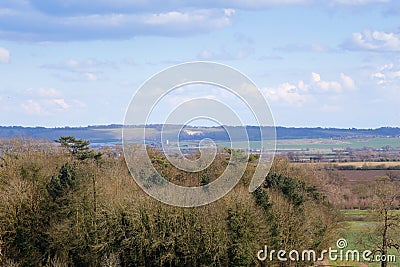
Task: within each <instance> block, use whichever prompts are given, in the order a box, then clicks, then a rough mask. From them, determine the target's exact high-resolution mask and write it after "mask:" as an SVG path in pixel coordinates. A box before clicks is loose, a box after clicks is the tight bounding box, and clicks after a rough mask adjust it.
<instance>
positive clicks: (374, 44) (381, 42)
mask: <svg viewBox="0 0 400 267" xmlns="http://www.w3.org/2000/svg"><path fill="white" fill-rule="evenodd" d="M343 46H344V48H345V49H349V50H369V51H375V52H398V51H400V34H396V33H392V32H383V31H370V30H365V31H364V32H362V33H360V32H356V33H353V35H352V37H351V38H350V39H349V40H347V41H346V42H345V43H344V44H343Z"/></svg>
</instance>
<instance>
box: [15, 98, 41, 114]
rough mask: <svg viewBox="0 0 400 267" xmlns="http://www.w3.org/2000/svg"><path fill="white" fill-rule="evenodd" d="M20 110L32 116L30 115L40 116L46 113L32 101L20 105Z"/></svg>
mask: <svg viewBox="0 0 400 267" xmlns="http://www.w3.org/2000/svg"><path fill="white" fill-rule="evenodd" d="M21 108H22V109H23V110H24V111H25V112H26V113H28V114H32V115H41V114H45V113H46V112H45V111H44V109H43V108H42V106H41V105H40V104H39V103H38V102H36V101H34V100H32V99H29V100H27V101H26V102H24V103H22V104H21Z"/></svg>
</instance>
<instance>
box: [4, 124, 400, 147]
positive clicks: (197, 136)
mask: <svg viewBox="0 0 400 267" xmlns="http://www.w3.org/2000/svg"><path fill="white" fill-rule="evenodd" d="M181 128H182V127H181V126H180V125H169V126H168V127H166V128H164V138H171V140H173V138H174V137H176V133H177V132H178V131H179V130H180V129H181ZM141 129H142V128H141V126H131V127H129V129H128V132H129V134H130V135H131V136H133V139H135V138H137V140H140V133H141ZM147 129H148V131H147V135H146V139H148V140H151V141H155V142H159V141H160V140H161V131H162V129H163V126H162V125H150V126H147ZM227 129H228V130H229V132H231V133H233V135H236V136H241V138H245V137H244V136H243V134H240V129H241V128H240V127H232V126H228V127H227ZM270 129H271V128H269V127H261V130H262V133H263V139H270V138H271V137H272V136H271V131H270ZM246 131H247V134H248V136H249V139H250V140H251V141H257V140H260V128H259V127H257V126H247V127H246ZM276 133H277V138H278V139H306V138H307V139H311V138H332V139H348V138H371V137H396V136H400V128H399V127H382V128H377V129H355V128H351V129H338V128H321V127H317V128H294V127H293V128H292V127H280V126H278V127H276ZM67 135H72V136H75V137H77V138H82V139H86V140H89V141H90V142H91V143H120V142H121V136H122V125H115V124H113V125H100V126H88V127H63V128H44V127H20V126H10V127H2V126H0V138H12V137H30V138H34V139H48V140H55V139H58V138H59V137H60V136H67ZM179 138H180V140H201V139H203V138H211V139H213V140H219V141H228V140H229V139H228V135H227V133H226V131H224V129H223V128H222V127H192V126H185V127H184V128H183V130H182V131H181V133H180V135H179Z"/></svg>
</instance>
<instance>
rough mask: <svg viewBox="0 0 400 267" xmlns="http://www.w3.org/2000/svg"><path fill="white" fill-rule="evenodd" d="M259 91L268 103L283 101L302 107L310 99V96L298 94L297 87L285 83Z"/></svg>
mask: <svg viewBox="0 0 400 267" xmlns="http://www.w3.org/2000/svg"><path fill="white" fill-rule="evenodd" d="M261 91H262V92H263V93H264V95H265V97H266V99H267V100H268V101H273V102H279V101H284V102H285V103H286V104H289V105H293V106H297V107H301V106H303V105H304V104H305V103H306V102H307V101H308V100H310V99H311V95H308V94H302V93H300V90H299V88H298V87H296V86H295V85H293V84H290V83H287V82H286V83H283V84H280V85H279V86H277V87H275V88H272V87H270V88H262V89H261Z"/></svg>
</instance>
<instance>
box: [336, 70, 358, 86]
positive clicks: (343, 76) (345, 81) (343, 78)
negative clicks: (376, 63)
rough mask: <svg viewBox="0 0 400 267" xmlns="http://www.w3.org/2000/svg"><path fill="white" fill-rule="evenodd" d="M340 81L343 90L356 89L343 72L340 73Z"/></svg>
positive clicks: (350, 79)
mask: <svg viewBox="0 0 400 267" xmlns="http://www.w3.org/2000/svg"><path fill="white" fill-rule="evenodd" d="M340 79H341V80H342V84H343V86H344V87H345V88H348V89H355V88H356V85H355V82H354V80H353V79H352V78H350V77H349V76H347V75H346V74H344V73H343V72H342V73H340Z"/></svg>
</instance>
